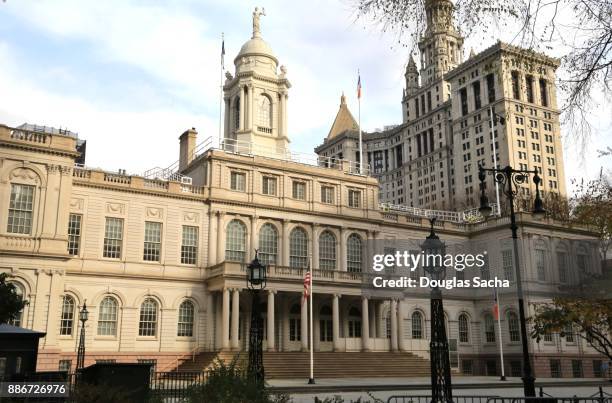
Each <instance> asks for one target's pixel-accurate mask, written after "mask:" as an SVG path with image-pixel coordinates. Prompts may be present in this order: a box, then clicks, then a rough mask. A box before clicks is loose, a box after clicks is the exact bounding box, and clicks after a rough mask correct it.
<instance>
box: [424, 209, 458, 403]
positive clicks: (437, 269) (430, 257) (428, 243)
mask: <svg viewBox="0 0 612 403" xmlns="http://www.w3.org/2000/svg"><path fill="white" fill-rule="evenodd" d="M435 222H436V219H435V217H433V218H430V219H429V223H430V225H431V232H430V234H429V236H428V237H427V238H425V242H424V243H423V244H422V245H421V248H422V250H423V252H424V253H425V263H424V270H425V271H426V272H427V273H429V275H430V277H431V279H432V280H444V278H446V268H445V267H444V264H443V259H444V254H445V250H446V246H445V245H444V242H442V241H441V240H440V237H438V235H436V233H435V232H434V223H435ZM429 356H430V364H431V402H432V403H452V402H453V390H452V385H451V371H450V362H449V357H448V339H447V337H446V329H445V326H444V306H443V304H442V291H441V290H440V288H439V287H438V286H437V284H436V285H435V287H432V289H431V341H430V342H429Z"/></svg>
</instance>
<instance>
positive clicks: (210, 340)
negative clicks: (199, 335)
mask: <svg viewBox="0 0 612 403" xmlns="http://www.w3.org/2000/svg"><path fill="white" fill-rule="evenodd" d="M213 300H214V298H213V293H212V292H210V291H207V292H206V324H205V327H204V329H205V330H204V331H205V334H204V338H205V340H206V344H207V347H208V348H209V349H211V350H212V349H214V348H215V334H214V332H213V329H214V328H215V326H214V323H215V319H214V318H215V316H214V315H215V312H214V310H213V307H214V302H213Z"/></svg>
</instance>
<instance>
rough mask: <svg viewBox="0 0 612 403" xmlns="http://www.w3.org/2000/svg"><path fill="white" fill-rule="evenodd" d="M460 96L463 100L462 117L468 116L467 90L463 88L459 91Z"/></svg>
mask: <svg viewBox="0 0 612 403" xmlns="http://www.w3.org/2000/svg"><path fill="white" fill-rule="evenodd" d="M459 96H460V98H461V116H465V115H467V114H468V101H467V90H466V89H465V88H461V89H460V90H459Z"/></svg>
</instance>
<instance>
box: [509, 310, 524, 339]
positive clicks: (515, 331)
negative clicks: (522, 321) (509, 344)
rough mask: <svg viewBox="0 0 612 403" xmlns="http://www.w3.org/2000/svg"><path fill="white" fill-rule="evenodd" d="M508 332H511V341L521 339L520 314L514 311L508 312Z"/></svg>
mask: <svg viewBox="0 0 612 403" xmlns="http://www.w3.org/2000/svg"><path fill="white" fill-rule="evenodd" d="M508 333H509V334H510V341H521V333H520V330H519V321H518V316H516V313H514V312H510V313H508Z"/></svg>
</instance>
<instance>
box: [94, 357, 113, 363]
mask: <svg viewBox="0 0 612 403" xmlns="http://www.w3.org/2000/svg"><path fill="white" fill-rule="evenodd" d="M116 363H117V360H116V359H114V358H109V359H99V360H96V364H116Z"/></svg>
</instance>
